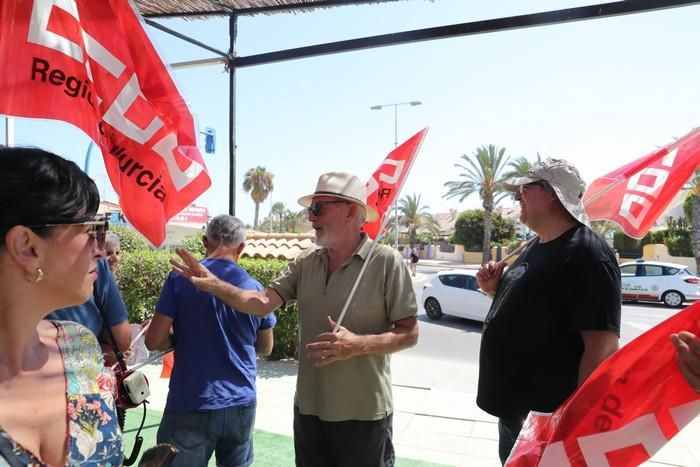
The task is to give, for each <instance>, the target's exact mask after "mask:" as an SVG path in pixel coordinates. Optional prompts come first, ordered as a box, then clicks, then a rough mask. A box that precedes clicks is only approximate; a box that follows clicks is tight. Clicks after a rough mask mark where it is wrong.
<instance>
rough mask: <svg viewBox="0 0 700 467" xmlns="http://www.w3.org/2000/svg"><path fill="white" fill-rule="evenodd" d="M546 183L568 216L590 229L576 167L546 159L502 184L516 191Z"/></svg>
mask: <svg viewBox="0 0 700 467" xmlns="http://www.w3.org/2000/svg"><path fill="white" fill-rule="evenodd" d="M541 180H543V181H545V182H547V183H548V184H549V185H550V186H551V187H552V189H554V193H556V195H557V198H559V201H560V202H561V204H562V205H563V206H564V209H566V210H567V211H568V212H569V214H571V215H572V216H573V218H574V219H576V220H577V221H579V222H580V223H582V224H584V225H587V226H589V227H590V225H591V223H590V221H589V220H588V215H587V214H586V209H585V208H584V207H583V203H582V202H581V200H582V198H583V194H584V193H585V192H586V182H584V181H583V179H582V178H581V175H580V174H579V173H578V170H577V169H576V167H574V166H573V165H572V164H571V163H569V162H567V161H565V160H564V159H547V160H545V161H542V162H538V163H537V164H535V165H533V166H532V167H531V168H530V170H528V171H527V172H526V173H525V176H524V177H519V178H512V179H510V180H508V181H507V182H505V183H504V185H505V188H506V189H507V190H509V191H518V190H519V189H520V187H521V186H523V185H527V184H528V183H533V182H537V181H541Z"/></svg>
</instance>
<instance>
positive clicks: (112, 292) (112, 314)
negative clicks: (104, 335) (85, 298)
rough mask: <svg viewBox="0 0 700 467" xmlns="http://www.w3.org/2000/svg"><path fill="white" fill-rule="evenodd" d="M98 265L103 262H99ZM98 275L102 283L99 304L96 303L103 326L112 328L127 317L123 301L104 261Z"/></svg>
mask: <svg viewBox="0 0 700 467" xmlns="http://www.w3.org/2000/svg"><path fill="white" fill-rule="evenodd" d="M100 263H103V262H102V261H100ZM98 274H99V277H100V280H101V281H103V284H102V287H101V292H102V296H101V297H99V299H100V303H98V306H100V307H101V309H102V315H103V316H104V324H105V325H107V326H114V325H115V324H119V323H122V322H124V321H127V320H128V318H129V316H128V313H127V311H126V305H125V304H124V299H123V298H122V295H121V293H120V292H119V287H118V286H117V282H116V281H115V280H114V276H113V275H112V271H111V270H110V269H109V265H108V264H107V262H106V261H104V263H103V264H101V265H100V270H99V272H98Z"/></svg>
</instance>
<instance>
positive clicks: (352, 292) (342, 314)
mask: <svg viewBox="0 0 700 467" xmlns="http://www.w3.org/2000/svg"><path fill="white" fill-rule="evenodd" d="M427 130H428V127H426V128H425V129H424V130H423V131H425V132H427ZM424 139H425V134H424V135H423V137H422V138H421V140H420V143H419V144H418V147H417V148H416V152H415V154H416V155H417V154H418V151H420V148H421V146H423V140H424ZM392 152H393V151H392ZM414 159H415V157H412V158H411V162H410V163H409V165H408V167H407V168H406V176H405V177H402V178H401V181H400V185H399V189H398V190H397V192H396V198H395V199H394V201H397V200H398V199H399V194H401V190H402V189H403V185H404V183H406V179H407V178H408V174H409V173H410V172H411V168H412V167H413V160H414ZM389 217H391V216H384V220H383V221H382V225H381V228H380V229H379V230H378V232H379V235H378V236H377V238H376V239H375V240H372V246H371V247H370V249H369V252H368V253H367V257H366V258H365V260H364V262H363V263H362V267H361V268H360V273H359V274H358V275H357V278H355V283H354V284H353V286H352V289H350V293H349V294H348V298H347V299H346V300H345V305H343V310H342V311H341V312H340V316H338V320H337V321H336V322H335V326H334V327H333V332H334V333H336V332H338V329H339V328H340V324H341V323H342V322H343V318H345V314H346V313H347V311H348V307H349V306H350V302H351V301H352V299H353V297H354V296H355V291H356V290H357V287H358V286H359V285H360V280H361V279H362V276H364V274H365V269H367V265H368V264H369V260H370V259H371V258H372V254H373V253H374V249H375V247H376V246H377V243H379V239H380V238H381V237H382V233H383V232H384V228H385V227H386V224H387V221H388V220H389Z"/></svg>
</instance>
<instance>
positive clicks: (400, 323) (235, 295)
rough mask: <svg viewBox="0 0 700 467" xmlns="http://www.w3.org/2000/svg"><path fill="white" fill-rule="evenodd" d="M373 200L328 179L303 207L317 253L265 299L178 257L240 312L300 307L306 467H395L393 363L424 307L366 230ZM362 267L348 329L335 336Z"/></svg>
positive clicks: (337, 176)
mask: <svg viewBox="0 0 700 467" xmlns="http://www.w3.org/2000/svg"><path fill="white" fill-rule="evenodd" d="M366 195H367V191H366V189H365V183H364V182H363V181H362V180H360V179H359V178H358V177H356V176H354V175H350V174H347V173H341V172H331V173H327V174H323V175H321V177H320V178H319V179H318V183H317V185H316V191H315V193H313V194H310V195H307V196H304V197H302V198H300V199H299V204H301V205H302V206H304V207H306V208H307V209H308V213H309V220H310V221H311V225H312V226H313V228H314V231H315V233H316V245H317V247H315V248H310V249H308V250H306V251H304V252H303V253H301V254H300V255H299V256H297V258H296V260H295V261H294V262H293V263H290V264H289V267H288V268H287V270H286V271H285V272H284V273H283V274H282V275H281V276H279V277H278V278H277V279H276V280H274V281H273V283H272V285H271V287H270V288H268V289H266V290H265V291H263V292H254V291H245V290H241V289H239V288H236V287H233V286H232V285H230V284H227V283H223V282H222V281H220V280H218V279H217V278H216V277H215V276H214V275H212V274H211V273H210V272H209V271H207V269H206V268H204V267H203V266H202V265H200V264H199V263H197V262H196V261H195V260H194V258H193V257H192V256H191V255H189V254H188V253H187V252H186V251H184V250H177V252H178V254H179V255H180V256H181V258H182V259H183V260H184V262H185V264H181V263H178V262H174V268H175V269H176V270H179V271H181V272H182V274H183V275H185V277H187V278H188V279H190V280H191V281H192V283H193V284H195V285H196V286H197V287H198V288H200V289H201V290H204V291H210V292H212V293H213V294H215V295H216V296H217V297H219V298H221V299H222V300H224V301H226V302H227V303H229V304H230V305H231V306H233V307H234V308H235V309H237V310H242V311H245V312H248V313H252V314H255V315H262V314H265V313H267V312H269V311H270V310H273V309H275V308H277V307H279V306H280V305H282V304H283V303H285V302H288V301H291V300H296V301H297V306H298V308H299V334H300V336H299V338H300V341H301V348H300V352H299V371H298V376H297V391H296V396H295V399H294V451H295V458H296V465H297V466H299V467H321V466H338V467H345V466H347V467H351V466H352V467H355V466H374V467H383V466H387V467H388V466H393V465H394V459H395V456H394V446H393V443H392V433H393V412H394V406H393V401H392V394H391V369H390V362H389V354H391V353H393V352H397V351H399V350H402V349H405V348H408V347H411V346H413V345H415V344H416V342H417V340H418V322H417V319H416V313H417V309H418V306H417V304H416V297H415V295H414V293H413V285H412V283H411V279H410V276H409V275H408V270H407V269H406V266H405V265H404V264H403V260H402V258H401V255H400V254H399V253H398V252H397V251H396V250H394V249H393V248H390V247H388V246H386V245H381V244H376V245H373V244H372V243H373V242H372V240H370V239H369V238H368V237H367V235H366V234H365V233H363V232H362V230H361V229H362V225H363V224H364V222H365V219H367V220H370V221H373V220H375V219H377V212H376V210H375V209H374V208H372V207H371V206H369V205H367V202H366ZM372 248H374V250H373V253H372V256H371V257H368V255H369V252H370V249H372ZM365 262H366V269H365V274H364V276H363V279H362V281H361V282H360V284H359V287H358V289H357V293H355V295H354V299H353V301H352V302H351V305H350V308H349V310H348V315H347V317H346V318H345V321H344V322H343V324H344V326H340V327H339V328H338V330H337V332H332V331H333V329H334V328H335V325H336V323H335V320H338V316H339V315H340V312H341V310H342V308H343V304H344V303H345V301H346V299H347V296H348V295H347V294H348V291H349V290H350V288H351V287H352V284H353V283H354V281H355V279H356V278H357V276H358V274H359V272H360V270H361V269H362V268H363V265H364V264H365ZM175 371H178V368H177V364H176V367H175Z"/></svg>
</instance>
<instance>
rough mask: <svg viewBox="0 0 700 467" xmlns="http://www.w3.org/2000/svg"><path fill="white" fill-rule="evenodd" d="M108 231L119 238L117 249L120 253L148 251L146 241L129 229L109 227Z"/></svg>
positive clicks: (119, 226) (120, 226)
mask: <svg viewBox="0 0 700 467" xmlns="http://www.w3.org/2000/svg"><path fill="white" fill-rule="evenodd" d="M109 229H110V230H113V231H114V233H115V234H117V237H119V247H120V249H121V251H122V252H132V251H141V250H149V249H150V247H149V246H148V242H147V241H146V239H145V238H144V237H143V235H141V234H140V233H138V232H137V231H136V230H134V229H132V228H131V227H126V226H123V225H110V226H109Z"/></svg>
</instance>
